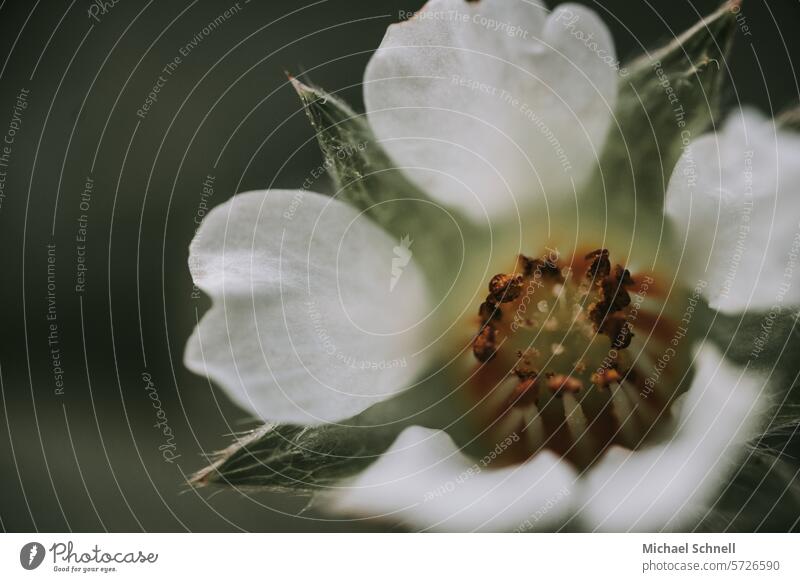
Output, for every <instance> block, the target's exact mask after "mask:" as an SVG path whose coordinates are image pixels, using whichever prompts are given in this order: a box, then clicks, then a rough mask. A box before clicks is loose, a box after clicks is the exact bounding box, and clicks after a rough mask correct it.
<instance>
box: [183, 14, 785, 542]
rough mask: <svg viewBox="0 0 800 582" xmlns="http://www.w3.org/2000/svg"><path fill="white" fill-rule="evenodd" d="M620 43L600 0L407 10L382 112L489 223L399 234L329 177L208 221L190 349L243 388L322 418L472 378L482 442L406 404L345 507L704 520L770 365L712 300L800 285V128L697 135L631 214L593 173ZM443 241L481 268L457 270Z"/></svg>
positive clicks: (541, 523)
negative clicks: (652, 198)
mask: <svg viewBox="0 0 800 582" xmlns="http://www.w3.org/2000/svg"><path fill="white" fill-rule="evenodd" d="M617 65H618V63H617V61H616V57H615V55H614V48H613V43H612V40H611V37H610V35H609V33H608V31H607V30H606V28H605V26H604V25H603V23H602V22H601V20H600V19H599V18H598V17H597V16H596V15H594V14H593V13H592V12H591V11H589V10H588V9H586V8H584V7H581V6H577V5H562V6H560V7H559V8H558V9H557V10H555V11H554V12H552V13H548V12H547V11H546V10H545V9H543V8H541V7H539V6H537V5H535V4H532V3H529V2H523V1H504V0H482V1H481V2H465V1H464V0H432V1H431V2H429V3H428V4H427V5H426V7H425V8H424V9H423V11H422V12H420V13H419V14H417V16H416V17H414V18H412V19H411V20H409V21H406V22H402V23H399V24H396V25H393V26H391V27H390V28H389V31H388V32H387V34H386V37H385V39H384V41H383V43H382V45H381V47H380V49H379V50H378V51H377V52H376V54H375V55H374V57H373V58H372V60H371V62H370V64H369V66H368V68H367V72H366V76H365V81H364V82H365V101H366V105H367V114H368V118H369V123H370V125H371V127H372V129H373V130H374V132H375V134H376V136H377V138H378V140H379V141H380V144H381V145H382V146H383V148H384V149H385V150H386V151H387V152H388V153H389V154H390V155H391V157H392V159H393V160H394V161H395V162H396V163H397V164H398V165H399V166H400V167H401V168H403V170H404V172H405V173H406V175H407V176H408V177H409V178H410V179H411V180H412V181H413V182H414V183H415V184H416V185H418V186H419V187H420V189H421V190H422V191H424V192H426V193H427V194H429V195H430V196H431V198H432V199H434V200H436V201H437V202H438V203H440V204H442V207H441V208H442V210H441V212H442V215H443V216H444V217H448V216H450V215H449V213H448V211H447V209H448V208H451V209H457V210H460V211H461V212H462V213H463V214H464V215H465V216H468V217H470V220H471V221H472V224H476V225H479V226H480V228H482V229H483V230H484V232H487V233H490V235H488V238H487V239H486V240H488V241H489V243H488V244H487V246H486V247H485V248H484V247H481V249H480V251H475V252H472V251H469V248H470V247H469V246H468V245H465V246H464V247H463V248H462V249H457V248H452V247H451V246H448V245H441V244H438V245H437V244H436V243H435V241H436V240H437V239H436V237H435V235H436V233H427V234H428V235H430V236H428V237H427V238H428V239H430V240H433V241H434V242H433V243H431V244H427V245H426V244H425V240H426V236H425V234H426V233H409V234H410V236H407V237H404V238H403V239H397V238H395V237H393V236H390V235H389V234H388V233H387V232H385V231H384V230H382V229H381V228H380V227H379V226H377V225H376V224H375V223H374V222H373V221H372V220H370V219H369V218H367V217H366V216H365V215H364V214H363V213H361V212H359V211H358V210H356V209H354V208H352V207H350V206H349V205H348V204H346V203H344V202H342V201H340V200H338V199H337V198H336V197H327V196H323V195H320V194H315V193H312V192H305V191H287V190H270V191H259V192H249V193H246V194H240V195H238V196H235V197H234V198H233V199H232V200H230V201H229V202H228V203H226V204H223V205H221V206H219V207H217V208H216V209H215V210H214V211H213V212H211V213H210V214H209V215H208V217H207V218H206V219H205V221H204V222H203V224H202V227H201V228H200V230H199V232H198V234H197V236H196V238H195V240H194V242H193V243H192V247H191V255H192V261H191V264H192V265H193V268H192V271H193V277H194V279H195V282H196V283H197V285H198V286H199V287H200V288H201V289H203V290H204V291H206V292H207V293H208V294H209V295H211V297H212V298H213V299H214V304H213V307H212V308H211V310H210V311H209V312H208V313H207V314H206V315H205V316H204V318H203V320H202V321H201V322H200V324H199V325H198V327H197V329H196V330H195V333H194V334H193V336H192V338H191V339H190V341H189V344H188V346H187V350H186V358H185V360H186V364H187V366H188V367H189V368H190V369H192V370H194V371H196V372H198V373H201V374H205V375H208V376H209V377H211V378H212V379H213V380H215V381H216V382H217V383H218V384H219V385H220V386H221V387H222V388H224V389H225V390H226V391H227V393H228V394H229V395H230V396H231V398H233V399H234V400H235V401H236V402H237V403H238V404H239V405H240V406H241V407H242V408H244V409H245V410H248V411H249V412H250V413H252V414H253V415H254V416H256V417H258V418H260V419H262V420H264V421H266V422H294V423H300V424H306V425H318V424H321V423H331V422H337V421H343V420H345V419H348V418H350V417H352V416H354V415H356V414H358V413H359V412H361V411H364V410H365V409H367V408H368V407H369V406H371V405H373V404H375V403H377V402H380V401H382V400H386V399H388V398H390V397H391V396H392V395H394V394H397V393H399V392H402V391H404V390H406V389H407V388H409V387H411V386H413V385H418V384H422V385H424V384H425V383H429V382H434V381H438V382H440V383H441V382H445V383H447V385H448V386H449V390H448V391H447V392H448V395H449V396H453V397H454V398H455V397H456V396H457V397H458V398H460V399H461V401H464V402H466V403H467V404H466V405H465V411H466V412H465V413H464V415H463V417H461V418H459V419H458V421H459V422H460V423H461V426H462V428H463V426H464V425H466V426H469V427H472V429H473V433H472V434H471V436H469V437H468V438H466V442H462V441H463V440H464V439H463V433H461V434H462V437H459V438H460V439H462V440H459V441H458V443H459V444H456V442H454V440H453V439H452V438H451V436H449V431H448V430H438V429H429V428H423V427H421V426H411V427H409V428H406V429H405V430H404V431H403V432H402V433H401V434H400V435H399V437H398V438H397V439H396V440H395V442H394V444H392V446H391V447H390V448H389V449H388V450H387V451H386V452H385V453H384V454H383V455H382V456H381V458H379V459H378V460H377V461H375V462H374V463H372V464H371V465H370V466H369V467H367V468H366V470H364V471H363V472H361V473H360V474H358V475H357V476H355V477H353V478H352V479H350V480H348V481H347V482H344V483H341V484H340V485H339V486H337V487H334V488H331V489H329V490H327V491H326V492H325V493H324V494H323V495H322V496H321V499H322V501H323V503H324V506H325V507H326V508H327V509H328V510H330V511H334V512H341V513H343V514H346V515H358V516H361V517H375V518H382V519H385V520H389V521H393V522H399V523H402V524H404V525H406V526H407V527H409V528H412V529H421V530H431V529H432V530H548V529H554V528H559V527H566V528H568V529H588V530H596V529H599V530H612V531H624V530H632V529H636V530H660V529H680V528H682V527H686V526H687V524H690V523H692V522H694V521H697V520H698V519H701V518H702V517H703V515H704V513H705V512H706V511H707V510H708V509H709V506H710V504H711V503H713V501H714V499H715V497H716V496H717V495H718V493H719V488H720V485H721V484H722V483H724V481H725V479H726V478H727V476H728V475H729V474H730V472H731V471H732V470H733V469H734V467H735V466H736V463H737V462H738V461H739V460H740V459H741V458H742V457H743V456H744V454H745V452H746V451H745V448H744V446H743V445H744V443H745V441H747V440H748V439H749V438H751V437H752V436H753V434H754V433H756V432H757V430H758V428H759V426H760V424H759V423H760V422H762V420H763V414H764V411H765V408H766V405H765V402H766V400H767V399H766V398H765V396H764V391H765V388H764V382H763V381H762V379H760V378H759V377H757V376H755V375H753V374H752V373H750V372H749V371H748V370H746V369H740V368H737V367H735V366H733V365H732V364H731V363H729V362H728V361H727V360H726V359H725V358H724V356H723V354H722V353H721V352H720V351H719V350H718V348H716V347H714V346H712V345H711V342H710V341H708V340H706V338H705V335H706V333H707V323H708V321H709V319H708V318H710V317H714V312H713V311H710V310H709V309H707V307H706V302H707V303H708V304H709V305H710V306H711V307H712V308H714V309H718V310H720V311H723V312H726V313H739V312H742V311H745V310H747V309H748V307H757V308H769V307H770V306H771V305H774V304H775V303H776V302H779V303H781V304H786V305H796V304H797V303H798V299H800V286H798V285H791V275H790V274H788V275H787V268H786V264H787V260H789V259H790V255H791V253H792V252H794V253H795V254H796V252H797V244H796V240H797V236H798V234H797V233H798V224H797V220H798V219H797V216H798V212H797V211H798V206H799V205H800V203H798V201H797V198H796V197H795V198H794V199H793V198H790V196H789V195H790V194H792V192H791V190H790V189H787V187H791V186H793V185H794V184H796V183H797V182H798V179H800V163H798V162H800V159H798V158H800V138H798V137H797V136H795V135H793V134H789V133H787V132H785V131H782V130H778V129H776V127H775V126H774V124H773V122H772V121H770V120H768V119H765V118H763V117H761V116H760V115H759V114H757V113H755V112H753V111H744V112H742V113H741V114H737V115H733V116H731V117H730V118H729V120H728V121H727V123H726V124H725V126H724V127H723V128H722V129H721V131H720V132H719V133H717V134H708V135H705V136H703V137H701V138H699V139H697V140H695V141H694V142H693V143H692V144H691V145H690V146H689V147H687V148H686V149H685V151H684V154H683V156H682V157H681V159H680V161H679V163H678V164H677V167H676V168H675V170H674V172H673V173H672V178H671V180H670V181H669V188H668V192H667V196H666V204H665V209H666V212H665V213H661V212H660V211H659V212H654V211H648V210H647V207H646V206H644V205H643V207H642V208H639V209H638V213H637V219H636V220H635V221H632V220H631V221H629V220H627V219H625V220H623V219H620V218H619V217H618V215H619V216H621V215H623V214H624V215H625V216H628V214H626V213H623V212H621V211H620V212H618V211H619V210H620V209H618V208H616V207H614V204H622V203H621V202H619V201H615V199H613V198H612V197H610V196H609V198H607V199H606V198H603V190H602V188H596V187H595V188H593V187H591V186H598V184H590V183H589V182H590V180H592V179H596V178H593V176H594V174H593V171H594V169H595V168H596V167H597V163H598V159H599V156H600V152H601V151H602V150H603V145H604V140H605V138H606V134H607V132H608V131H609V128H610V127H611V126H612V124H613V123H614V120H613V117H612V112H613V111H614V108H615V106H616V101H617V81H618V74H619V67H618V66H617ZM654 163H658V161H657V160H656V161H654ZM653 187H654V189H656V188H657V185H654V186H653ZM598 193H599V194H598ZM637 208H638V207H637ZM624 210H625V211H626V212H627V211H629V210H630V209H629V208H625V209H624ZM648 212H649V213H648ZM445 222H447V219H446V218H443V224H444V223H445ZM456 222H457V220H456ZM481 240H483V239H481ZM412 241H413V243H412ZM793 245H794V246H793ZM397 248H399V249H401V250H402V255H403V256H399V255H398V251H397V250H396V249H397ZM465 249H467V250H465ZM421 253H427V254H435V255H436V256H437V257H439V258H440V260H441V261H442V262H443V263H447V262H457V261H463V267H462V268H460V269H458V276H457V277H456V278H455V280H454V281H440V280H437V277H436V273H432V272H430V271H428V272H425V271H423V270H422V269H421V268H420V267H419V265H418V259H419V257H420V256H421ZM409 257H411V260H406V259H407V258H409ZM401 259H402V260H401ZM400 263H402V265H401V264H400ZM787 277H788V280H787ZM487 285H488V295H487ZM444 428H445V429H447V428H448V427H444ZM465 451H467V452H466V453H465Z"/></svg>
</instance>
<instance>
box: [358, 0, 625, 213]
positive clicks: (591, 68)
mask: <svg viewBox="0 0 800 582" xmlns="http://www.w3.org/2000/svg"><path fill="white" fill-rule="evenodd" d="M609 63H611V64H609ZM614 63H616V59H615V53H614V46H613V42H612V39H611V36H610V34H609V32H608V30H607V29H606V27H605V25H604V24H603V22H602V21H601V20H600V19H599V18H598V17H597V16H596V15H595V14H594V13H593V12H591V11H590V10H588V9H587V8H584V7H581V6H578V5H575V4H564V5H562V6H560V7H559V8H558V9H557V10H555V11H554V12H553V13H552V14H550V15H549V16H548V14H547V10H546V9H545V8H544V7H543V6H539V5H537V4H535V3H532V2H527V1H522V0H482V1H481V2H473V3H469V2H466V1H465V0H431V1H429V2H428V3H427V4H426V5H425V7H424V8H423V9H422V10H421V11H420V12H419V13H418V14H417V15H416V16H415V17H414V18H412V19H410V20H408V21H405V22H400V23H397V24H394V25H392V26H390V27H389V30H388V31H387V33H386V36H385V38H384V39H383V43H382V44H381V46H380V48H379V50H378V51H377V52H376V53H375V55H374V56H373V58H372V60H371V61H370V63H369V66H368V67H367V71H366V74H365V87H364V97H365V102H366V106H367V112H368V114H369V121H370V123H371V125H372V127H373V129H374V130H375V133H376V135H377V136H378V138H379V139H380V140H384V141H383V146H384V147H385V148H386V149H387V151H388V152H389V154H390V155H391V156H392V158H393V159H394V160H395V161H396V162H397V163H398V164H399V165H400V166H402V167H404V168H405V169H406V171H407V173H408V175H409V176H410V177H411V178H412V179H413V180H414V181H415V182H416V183H417V184H418V185H419V186H420V187H421V188H422V189H423V190H424V191H426V192H428V193H429V194H431V195H432V196H434V197H435V198H437V199H438V200H439V201H440V202H443V203H446V204H453V205H459V206H461V207H463V208H464V209H465V210H467V211H468V212H470V213H471V214H472V216H473V217H478V218H479V217H482V216H484V213H490V214H495V213H501V212H514V211H515V206H516V205H519V206H521V207H524V206H525V205H527V204H532V203H534V202H536V203H541V202H542V201H543V200H544V197H550V196H559V195H561V196H563V195H566V196H568V197H569V199H571V198H572V197H573V191H572V185H571V183H570V180H575V181H576V182H581V181H582V180H583V179H585V178H586V177H587V176H588V174H589V172H591V170H592V164H593V162H594V161H595V157H596V152H597V151H599V150H600V149H601V146H602V142H603V140H604V138H605V135H606V132H607V130H608V127H609V123H610V119H611V114H610V112H611V111H613V107H614V103H615V100H616V87H617V79H616V70H615V68H614Z"/></svg>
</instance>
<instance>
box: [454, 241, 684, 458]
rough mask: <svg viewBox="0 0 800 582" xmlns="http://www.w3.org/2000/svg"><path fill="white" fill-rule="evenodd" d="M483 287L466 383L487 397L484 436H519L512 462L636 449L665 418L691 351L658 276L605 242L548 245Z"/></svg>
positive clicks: (483, 399) (482, 397)
mask: <svg viewBox="0 0 800 582" xmlns="http://www.w3.org/2000/svg"><path fill="white" fill-rule="evenodd" d="M488 291H489V293H488V295H487V296H486V301H485V302H484V303H483V304H482V305H481V306H480V310H479V313H478V317H479V331H478V333H477V334H476V335H475V338H474V340H473V343H472V351H473V354H474V357H475V359H476V360H477V365H478V369H477V370H476V371H475V373H474V374H473V376H472V378H471V380H470V382H469V383H468V386H469V389H470V391H471V394H472V395H473V397H475V398H478V399H479V401H480V402H482V403H484V402H491V403H493V404H491V405H488V406H482V407H481V409H482V410H484V412H485V414H484V418H483V421H484V422H485V423H486V427H485V428H484V430H483V433H484V435H485V436H488V437H490V438H491V440H493V441H494V440H498V439H503V438H504V437H506V436H508V435H509V434H516V436H517V437H519V438H518V439H517V440H514V439H512V440H514V442H515V443H518V444H517V445H516V446H515V447H514V448H515V451H514V453H513V455H509V456H508V458H509V459H511V458H512V457H515V458H514V459H513V460H520V458H519V457H520V456H521V457H522V458H527V457H528V456H530V455H531V454H534V453H535V452H536V451H538V450H541V449H542V448H548V449H551V450H554V451H556V452H557V453H558V454H560V455H562V456H563V457H565V458H567V459H569V460H571V461H572V462H574V463H575V464H576V465H578V466H581V467H583V466H588V465H589V464H591V463H593V462H594V461H595V460H596V459H597V458H599V456H600V455H601V454H602V452H603V451H604V450H605V449H606V448H608V447H609V446H610V445H612V444H621V445H624V446H626V447H629V448H636V447H638V446H641V445H642V444H643V443H644V442H646V441H648V440H649V439H650V438H652V437H653V436H654V435H657V434H658V433H659V431H660V430H661V428H662V426H663V424H664V423H665V422H668V421H669V420H670V407H671V404H672V402H673V401H674V399H675V397H676V396H677V395H678V393H679V386H684V385H685V384H686V383H685V382H683V381H682V379H683V377H684V376H685V375H686V374H685V373H686V372H687V371H688V370H689V363H690V358H689V357H688V356H689V353H688V352H689V350H688V349H681V348H682V345H681V341H680V339H682V338H680V332H679V330H680V329H681V328H680V326H678V325H677V323H676V322H675V321H674V320H673V319H671V318H670V317H668V313H669V310H667V309H665V307H666V304H667V302H666V299H665V297H664V295H663V291H662V289H661V288H660V286H659V284H658V281H657V280H656V277H655V275H653V274H651V273H637V274H631V273H630V272H629V271H628V270H627V269H626V268H624V267H623V266H621V265H619V264H614V263H613V262H612V260H611V256H610V254H609V252H608V251H607V250H606V249H598V250H595V251H592V252H589V253H581V255H579V256H577V257H572V258H571V260H570V261H569V262H565V261H564V260H562V259H561V256H560V255H559V253H558V251H556V250H554V249H546V252H545V253H544V254H543V255H542V256H541V258H530V257H526V256H523V255H520V256H519V257H518V259H517V262H516V266H515V268H514V269H513V271H512V272H510V273H500V274H497V275H495V276H494V277H493V278H492V279H491V281H490V283H489V289H488ZM673 293H674V291H673ZM684 335H685V334H684ZM675 337H678V338H679V341H677V342H676V341H675ZM686 343H687V348H688V343H689V342H686ZM664 354H669V358H668V361H667V364H666V365H665V364H664V358H665V356H664ZM497 394H501V395H502V396H503V397H502V398H499V399H498V398H497V397H496V395H497Z"/></svg>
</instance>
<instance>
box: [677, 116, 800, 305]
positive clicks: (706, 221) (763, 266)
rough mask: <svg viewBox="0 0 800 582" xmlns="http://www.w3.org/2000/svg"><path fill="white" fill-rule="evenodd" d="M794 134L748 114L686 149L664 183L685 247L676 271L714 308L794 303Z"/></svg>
mask: <svg viewBox="0 0 800 582" xmlns="http://www.w3.org/2000/svg"><path fill="white" fill-rule="evenodd" d="M798 183H800V135H798V134H796V133H790V132H788V131H783V130H781V131H776V128H775V126H774V123H773V121H772V120H768V119H766V118H764V117H763V116H762V115H761V114H759V113H758V112H756V111H753V110H745V111H743V112H742V113H741V115H735V116H732V117H731V118H730V119H729V120H728V121H727V122H726V124H725V126H724V128H723V129H722V131H721V132H720V133H719V134H716V135H715V134H710V135H705V136H703V137H701V138H699V139H698V140H696V141H695V142H694V143H692V145H691V146H690V147H689V148H688V149H687V151H686V152H685V153H684V155H683V156H682V158H681V160H680V162H679V163H678V165H677V167H676V169H675V171H674V173H673V175H672V179H671V180H670V184H669V189H668V192H667V201H666V211H667V214H668V216H669V217H670V219H671V222H672V225H673V227H674V230H675V232H676V234H677V238H678V244H679V245H681V246H682V245H684V244H685V252H684V255H683V258H682V259H681V270H682V272H683V276H684V278H685V280H687V281H688V282H689V284H690V285H692V286H694V285H695V284H696V283H697V282H698V281H699V280H702V281H706V282H707V283H708V287H707V289H706V297H707V299H708V301H709V303H710V305H711V306H712V307H714V308H715V309H719V310H720V311H723V312H728V313H730V312H738V311H742V310H744V309H746V308H747V307H748V306H749V307H750V308H752V309H765V308H769V307H770V306H772V305H774V304H781V303H785V304H788V305H796V304H798V303H800V284H798V281H796V280H793V279H796V277H795V276H794V270H795V267H796V263H797V255H798V251H799V250H800V196H797V192H796V187H797V184H798Z"/></svg>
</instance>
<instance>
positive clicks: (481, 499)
mask: <svg viewBox="0 0 800 582" xmlns="http://www.w3.org/2000/svg"><path fill="white" fill-rule="evenodd" d="M509 438H511V437H509ZM498 446H499V447H501V448H500V449H498V450H500V452H499V453H497V454H496V456H495V459H496V458H497V456H499V455H502V451H503V450H505V449H504V448H503V444H502V443H498ZM507 446H508V445H507V444H506V445H505V447H507ZM495 459H487V458H484V459H478V460H474V461H473V460H472V459H470V458H468V457H466V456H465V455H464V454H462V453H461V452H459V451H458V449H457V448H456V446H455V444H454V443H453V441H452V440H451V439H450V437H449V436H448V435H447V434H446V433H444V432H442V431H439V430H432V429H427V428H422V427H418V426H415V427H410V428H407V429H405V430H404V431H403V432H402V433H401V434H400V436H399V437H398V438H397V440H396V441H395V442H394V444H393V445H392V446H391V447H390V448H389V450H388V451H386V452H385V453H384V454H383V456H381V457H380V458H379V459H378V460H377V461H375V463H373V464H372V465H371V466H370V467H369V468H367V469H366V470H365V471H364V472H363V473H361V474H360V475H359V476H358V477H357V478H356V479H354V480H353V481H352V482H351V483H350V484H348V485H346V486H344V487H343V488H342V489H340V490H338V491H336V492H335V493H327V494H325V496H324V497H323V499H325V498H326V497H327V501H328V508H329V510H331V511H333V512H337V513H343V514H347V515H359V516H362V517H369V518H382V519H385V520H389V521H392V522H395V523H401V524H404V525H406V526H407V527H411V528H414V529H424V530H439V531H511V530H544V529H551V528H553V527H554V526H555V524H558V523H560V522H561V521H563V520H564V519H565V517H566V516H567V515H568V513H569V511H570V507H571V493H572V490H573V487H574V482H575V478H576V475H575V472H574V471H573V470H572V469H571V468H570V467H569V466H568V465H567V464H565V463H564V462H562V461H561V460H560V459H559V458H558V457H557V456H556V455H554V454H552V453H550V452H544V453H540V454H538V455H536V457H534V458H533V459H532V460H531V461H529V462H526V463H524V464H522V465H517V466H513V467H507V468H501V469H494V468H492V467H491V463H492V462H494V460H495Z"/></svg>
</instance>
